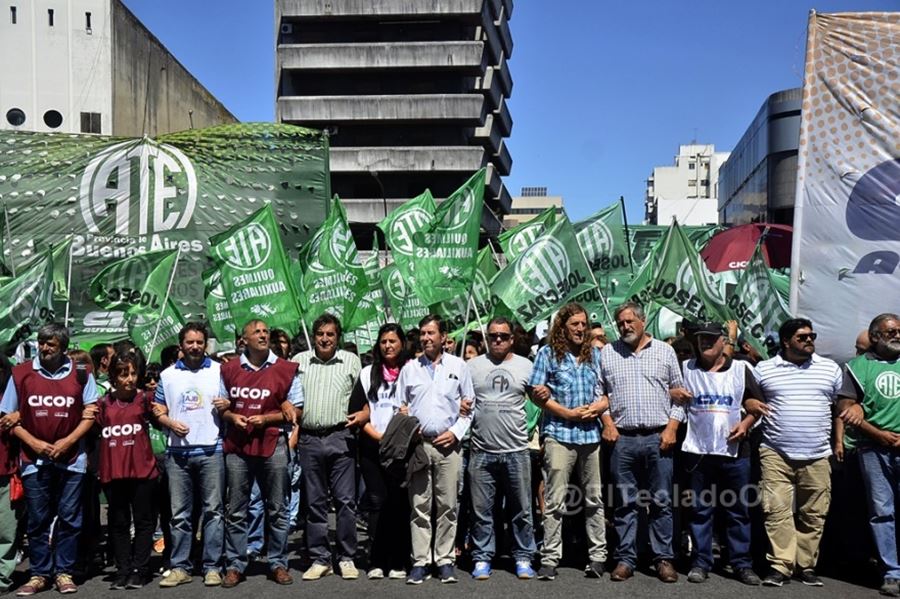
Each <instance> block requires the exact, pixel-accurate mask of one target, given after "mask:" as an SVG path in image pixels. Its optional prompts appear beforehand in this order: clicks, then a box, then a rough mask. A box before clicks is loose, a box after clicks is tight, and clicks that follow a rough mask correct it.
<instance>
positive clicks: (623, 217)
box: [607, 196, 634, 312]
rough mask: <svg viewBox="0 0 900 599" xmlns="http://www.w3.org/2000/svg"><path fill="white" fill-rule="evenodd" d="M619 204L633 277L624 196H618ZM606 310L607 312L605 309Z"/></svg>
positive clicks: (632, 270) (632, 261) (632, 262)
mask: <svg viewBox="0 0 900 599" xmlns="http://www.w3.org/2000/svg"><path fill="white" fill-rule="evenodd" d="M619 204H621V205H622V222H623V223H624V224H625V246H626V247H627V248H628V265H629V266H630V267H631V276H632V277H634V260H632V259H631V234H630V233H629V231H628V212H626V211H625V196H619ZM607 312H609V311H608V310H607Z"/></svg>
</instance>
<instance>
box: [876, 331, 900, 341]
mask: <svg viewBox="0 0 900 599" xmlns="http://www.w3.org/2000/svg"><path fill="white" fill-rule="evenodd" d="M878 336H879V337H881V338H882V339H890V338H891V337H900V329H884V330H881V331H878Z"/></svg>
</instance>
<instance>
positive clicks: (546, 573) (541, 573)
mask: <svg viewBox="0 0 900 599" xmlns="http://www.w3.org/2000/svg"><path fill="white" fill-rule="evenodd" d="M538 580H556V568H554V567H553V566H541V569H540V570H538Z"/></svg>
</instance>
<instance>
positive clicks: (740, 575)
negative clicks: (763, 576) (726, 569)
mask: <svg viewBox="0 0 900 599" xmlns="http://www.w3.org/2000/svg"><path fill="white" fill-rule="evenodd" d="M734 576H735V578H737V579H738V580H740V581H741V582H742V583H744V584H746V585H749V586H752V587H758V586H759V585H760V584H762V581H761V580H760V579H759V576H757V575H756V572H754V571H753V570H751V569H750V568H740V569H739V570H738V571H737V572H736V573H735V575H734Z"/></svg>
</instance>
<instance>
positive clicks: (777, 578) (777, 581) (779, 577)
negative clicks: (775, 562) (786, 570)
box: [762, 569, 791, 587]
mask: <svg viewBox="0 0 900 599" xmlns="http://www.w3.org/2000/svg"><path fill="white" fill-rule="evenodd" d="M790 581H791V579H790V578H789V577H787V576H785V575H784V574H782V573H781V572H779V571H778V570H775V569H773V570H772V571H771V572H769V573H768V574H766V577H765V578H763V581H762V584H763V586H764V587H780V586H783V585H786V584H787V583H789V582H790Z"/></svg>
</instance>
